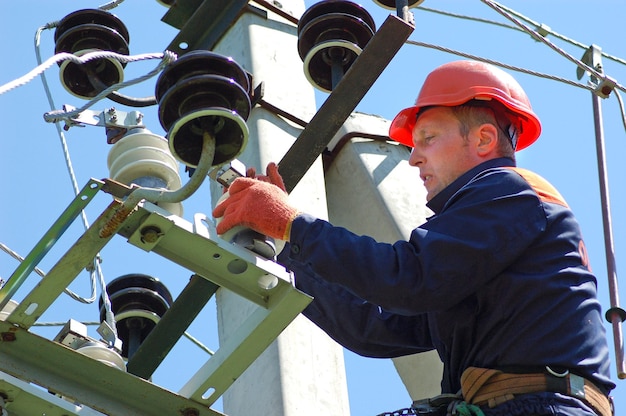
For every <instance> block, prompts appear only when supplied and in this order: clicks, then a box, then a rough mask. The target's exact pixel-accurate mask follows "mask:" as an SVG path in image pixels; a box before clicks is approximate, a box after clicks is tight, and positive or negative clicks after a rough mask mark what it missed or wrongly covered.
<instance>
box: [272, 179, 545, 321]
mask: <svg viewBox="0 0 626 416" xmlns="http://www.w3.org/2000/svg"><path fill="white" fill-rule="evenodd" d="M545 227H546V214H545V212H544V211H543V206H542V204H541V202H540V200H539V198H538V197H537V194H536V193H535V192H534V191H533V190H532V189H531V188H530V187H529V185H528V184H527V183H526V182H525V181H524V180H523V179H522V178H521V177H520V176H519V175H517V174H515V173H513V172H510V171H508V170H502V169H501V170H492V171H485V172H483V173H482V174H481V175H480V176H478V177H476V178H474V179H473V180H472V181H470V183H468V184H467V185H465V186H464V187H463V188H462V189H460V190H459V191H458V192H456V194H455V195H454V196H453V197H452V198H451V199H450V200H449V201H448V203H447V204H446V206H445V207H444V209H443V210H442V211H441V212H440V213H439V214H438V215H436V216H435V217H433V218H432V219H430V220H429V221H428V222H427V223H425V224H423V225H422V226H420V227H418V228H416V229H415V230H413V232H412V234H411V237H410V239H409V241H398V242H396V243H395V244H387V243H379V242H376V241H375V240H374V239H372V238H370V237H367V236H359V235H356V234H354V233H352V232H350V231H348V230H346V229H344V228H341V227H336V226H332V225H331V224H329V223H328V222H326V221H323V220H320V219H316V218H313V217H311V216H308V215H301V216H299V217H297V218H296V219H295V220H294V223H293V225H292V230H291V237H290V241H291V243H290V244H289V247H286V248H285V250H283V253H281V258H282V260H281V262H282V263H283V264H284V265H286V266H287V267H291V265H290V263H293V264H299V265H301V267H300V269H301V270H303V269H307V270H308V271H309V274H310V275H314V276H317V277H318V278H319V279H322V280H324V281H325V282H328V283H332V284H335V285H338V286H340V287H343V288H344V289H345V290H346V291H347V292H349V293H351V294H352V295H354V296H356V297H357V298H360V299H364V300H366V301H368V302H369V303H371V304H373V305H378V306H380V307H382V308H383V309H384V310H386V311H388V312H391V313H394V314H399V315H407V316H413V315H419V314H422V313H425V312H434V311H439V310H446V309H448V308H449V307H451V306H453V305H455V304H457V303H458V302H459V301H461V300H462V299H465V298H466V297H467V296H469V295H471V294H473V293H475V292H476V291H477V290H478V289H479V288H480V286H482V285H484V284H485V283H486V282H488V281H489V280H490V279H493V278H495V277H496V276H498V275H499V274H500V273H501V272H502V271H503V270H504V269H506V268H507V267H509V266H510V265H511V264H513V263H514V262H515V259H516V258H518V257H519V256H520V255H521V254H522V253H523V252H524V250H525V249H526V248H527V247H528V246H529V245H530V244H531V243H532V241H533V240H534V239H536V238H537V236H538V235H539V233H541V232H542V231H543V230H545ZM296 279H299V276H298V273H296ZM306 279H308V278H306ZM313 296H315V295H313Z"/></svg>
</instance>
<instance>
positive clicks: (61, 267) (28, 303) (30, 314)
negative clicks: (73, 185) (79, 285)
mask: <svg viewBox="0 0 626 416" xmlns="http://www.w3.org/2000/svg"><path fill="white" fill-rule="evenodd" d="M120 206H121V203H120V202H118V201H113V202H112V203H111V204H110V205H109V206H108V207H107V208H106V209H105V210H104V212H102V214H100V217H98V219H97V220H96V221H95V222H94V223H93V224H92V225H91V226H90V227H89V228H88V229H87V231H85V233H84V234H83V235H82V236H81V237H79V239H78V240H77V241H76V243H75V244H74V245H73V246H72V247H70V249H69V250H68V251H67V252H66V253H65V254H64V255H63V257H61V259H60V260H59V261H58V262H57V263H56V264H55V265H54V266H53V267H52V269H50V271H49V272H48V274H47V275H46V278H45V279H42V280H40V281H39V283H38V284H37V285H36V286H35V287H34V288H33V289H32V290H31V291H30V293H29V294H28V295H26V297H25V298H24V299H23V300H22V301H21V302H20V304H19V305H18V306H17V307H16V308H15V310H13V312H12V313H11V314H10V315H9V316H8V317H7V321H9V322H11V323H13V324H15V325H19V326H21V327H22V328H30V327H31V326H32V325H33V324H34V323H35V322H36V321H37V319H39V317H40V316H41V315H42V314H43V313H44V312H45V311H46V309H48V308H49V307H50V305H52V303H53V302H54V301H55V300H56V299H57V298H58V297H59V295H60V294H61V293H63V290H65V288H66V287H67V286H69V284H70V283H71V282H72V281H73V280H74V279H75V278H76V276H78V274H79V273H80V272H81V271H82V270H83V269H85V268H86V267H87V266H88V265H89V264H90V263H91V262H92V261H93V259H94V257H95V256H96V255H97V254H98V253H99V252H100V250H101V249H102V248H103V247H104V246H105V245H106V244H107V243H108V242H109V241H110V240H111V238H112V237H113V236H114V235H115V233H114V232H113V233H112V234H111V235H109V236H108V237H101V236H100V230H101V229H102V227H104V226H105V225H107V224H109V221H110V219H111V218H112V217H113V215H114V214H115V213H116V212H117V210H118V208H119V207H120ZM122 224H123V223H120V224H117V226H116V227H112V230H116V229H117V228H118V227H120V226H121V225H122Z"/></svg>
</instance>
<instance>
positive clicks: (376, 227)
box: [326, 113, 443, 410]
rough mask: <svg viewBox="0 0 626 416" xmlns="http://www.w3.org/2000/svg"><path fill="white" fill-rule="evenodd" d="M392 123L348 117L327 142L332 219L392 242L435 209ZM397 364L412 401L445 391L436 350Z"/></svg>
mask: <svg viewBox="0 0 626 416" xmlns="http://www.w3.org/2000/svg"><path fill="white" fill-rule="evenodd" d="M389 124H390V123H389V121H388V120H385V119H382V118H381V117H378V116H372V115H368V114H361V113H353V114H352V116H350V118H349V119H348V120H347V121H346V122H345V123H344V125H343V127H342V128H341V130H339V132H337V134H336V135H335V137H334V138H333V140H332V141H331V143H330V144H329V146H328V150H329V153H330V154H331V158H330V160H331V161H329V162H328V163H327V165H328V166H327V167H326V194H327V198H328V215H329V219H330V221H331V222H332V223H333V224H335V225H339V226H342V227H346V228H347V229H349V230H351V231H353V232H355V233H358V234H363V235H369V236H371V237H374V238H375V239H376V240H378V241H381V242H388V243H394V242H396V241H398V240H407V239H408V238H409V236H410V234H411V231H412V230H413V229H414V228H415V227H416V226H418V225H419V224H421V223H423V222H424V221H426V218H427V217H428V216H430V215H432V213H431V212H430V210H429V209H428V208H427V207H426V205H425V203H424V201H426V189H425V188H424V187H423V185H422V183H421V181H420V179H419V172H418V170H417V169H415V168H412V167H411V166H409V164H408V157H409V150H408V149H407V148H406V147H405V146H402V145H398V144H397V143H394V142H390V141H388V140H389V139H388V137H387V134H388V131H389ZM393 363H394V365H395V367H396V370H397V371H398V374H399V375H400V378H401V379H402V382H403V383H404V385H405V387H406V388H407V391H408V393H409V395H410V396H411V399H412V400H417V399H422V398H426V397H433V396H436V395H437V394H440V393H441V385H440V383H441V373H442V371H443V366H442V363H441V360H440V359H439V356H438V355H437V353H436V352H435V351H432V352H427V353H422V354H414V355H410V356H405V357H399V358H395V359H393ZM403 406H404V403H398V408H400V407H403ZM389 410H393V409H389Z"/></svg>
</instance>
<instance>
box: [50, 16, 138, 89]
mask: <svg viewBox="0 0 626 416" xmlns="http://www.w3.org/2000/svg"><path fill="white" fill-rule="evenodd" d="M129 40H130V37H129V34H128V30H127V29H126V26H124V23H122V21H121V20H120V19H118V18H117V17H116V16H114V15H112V14H111V13H108V12H105V11H102V10H99V9H85V10H78V11H76V12H74V13H71V14H69V15H67V16H65V17H64V18H63V19H61V21H60V22H59V24H58V25H57V28H56V31H55V33H54V41H55V49H54V51H55V53H61V52H67V53H71V54H75V55H78V56H81V55H84V54H85V53H87V52H94V51H110V52H116V53H119V54H121V55H128V53H129V48H128V43H129ZM59 66H60V67H61V73H60V76H61V82H62V83H63V86H64V87H65V88H66V89H67V90H68V91H69V92H71V93H72V94H74V95H76V96H78V97H80V98H93V97H95V96H96V95H98V93H100V91H101V89H99V88H96V87H94V83H93V82H92V81H90V77H91V78H97V79H98V80H99V81H100V82H101V83H103V84H104V85H106V86H107V87H110V86H111V85H113V84H117V83H119V82H121V81H122V80H123V78H124V67H125V66H126V63H124V62H120V61H118V60H116V59H113V58H100V59H94V60H90V61H88V62H86V63H84V64H76V63H74V62H70V61H64V62H62V63H60V64H59Z"/></svg>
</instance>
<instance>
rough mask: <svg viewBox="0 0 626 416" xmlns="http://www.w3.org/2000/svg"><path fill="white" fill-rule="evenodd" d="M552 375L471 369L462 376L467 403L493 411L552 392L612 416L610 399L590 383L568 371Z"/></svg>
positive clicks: (604, 414)
mask: <svg viewBox="0 0 626 416" xmlns="http://www.w3.org/2000/svg"><path fill="white" fill-rule="evenodd" d="M546 369H547V370H548V371H549V373H530V374H517V373H504V372H502V371H499V370H492V369H487V368H477V367H469V368H467V369H466V370H465V371H464V372H463V374H462V375H461V391H462V392H463V398H464V399H465V401H467V402H468V403H471V404H475V405H478V406H485V405H488V406H489V407H490V408H491V407H495V406H498V405H499V404H502V403H504V402H506V401H509V400H512V399H513V398H514V397H515V395H516V394H527V393H539V392H553V393H561V394H566V395H568V396H571V397H575V398H578V399H580V400H582V401H583V402H585V403H586V404H587V405H589V406H590V407H591V408H593V410H595V412H596V413H597V414H598V415H600V416H612V415H613V404H612V401H611V399H610V398H609V397H608V396H607V395H606V394H604V393H603V392H602V390H600V389H599V388H598V387H597V386H595V385H594V384H593V383H592V382H591V381H589V380H587V379H585V378H583V377H581V376H578V375H576V374H572V373H570V372H568V371H566V372H565V373H562V374H557V373H555V372H554V371H552V370H551V369H550V368H549V367H546Z"/></svg>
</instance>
